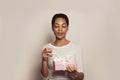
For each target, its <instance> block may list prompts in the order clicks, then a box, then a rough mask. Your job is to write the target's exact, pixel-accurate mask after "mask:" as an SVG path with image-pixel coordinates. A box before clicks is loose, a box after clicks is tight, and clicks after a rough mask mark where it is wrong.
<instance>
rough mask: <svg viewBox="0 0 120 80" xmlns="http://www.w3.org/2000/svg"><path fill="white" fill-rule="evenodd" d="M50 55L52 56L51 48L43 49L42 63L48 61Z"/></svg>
mask: <svg viewBox="0 0 120 80" xmlns="http://www.w3.org/2000/svg"><path fill="white" fill-rule="evenodd" d="M50 54H52V49H51V48H45V49H44V50H43V52H42V57H43V60H44V61H48V58H49V57H50Z"/></svg>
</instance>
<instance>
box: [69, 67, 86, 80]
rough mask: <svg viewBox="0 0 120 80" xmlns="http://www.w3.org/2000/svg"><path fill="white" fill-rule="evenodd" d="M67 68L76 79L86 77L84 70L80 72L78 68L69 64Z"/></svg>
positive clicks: (81, 79)
mask: <svg viewBox="0 0 120 80" xmlns="http://www.w3.org/2000/svg"><path fill="white" fill-rule="evenodd" d="M67 70H68V72H69V74H70V76H71V77H72V78H73V79H74V80H83V79H84V73H83V72H78V71H77V70H76V67H75V66H72V67H71V66H68V67H67Z"/></svg>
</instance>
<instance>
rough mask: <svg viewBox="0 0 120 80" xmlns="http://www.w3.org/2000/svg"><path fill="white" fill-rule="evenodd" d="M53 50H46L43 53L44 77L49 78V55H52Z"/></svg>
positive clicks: (42, 70) (42, 69)
mask: <svg viewBox="0 0 120 80" xmlns="http://www.w3.org/2000/svg"><path fill="white" fill-rule="evenodd" d="M51 52H52V50H51V49H50V48H45V49H44V50H43V52H42V68H41V74H42V75H43V77H47V76H48V58H49V57H50V55H49V53H51Z"/></svg>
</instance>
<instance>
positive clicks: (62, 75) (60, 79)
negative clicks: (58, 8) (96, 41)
mask: <svg viewBox="0 0 120 80" xmlns="http://www.w3.org/2000/svg"><path fill="white" fill-rule="evenodd" d="M51 23H52V31H53V32H54V35H55V41H54V42H52V43H49V44H47V45H45V46H44V48H43V52H42V68H41V76H42V77H43V80H83V78H84V73H83V70H82V62H81V50H80V46H79V45H78V44H76V43H74V42H72V41H69V40H67V39H66V33H67V31H68V28H69V19H68V17H67V16H66V15H65V14H62V13H60V14H55V15H54V16H53V18H52V22H51Z"/></svg>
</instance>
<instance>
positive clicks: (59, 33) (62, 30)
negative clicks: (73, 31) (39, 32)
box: [52, 18, 68, 39]
mask: <svg viewBox="0 0 120 80" xmlns="http://www.w3.org/2000/svg"><path fill="white" fill-rule="evenodd" d="M52 30H53V32H54V34H55V37H56V39H64V38H65V36H66V33H67V31H68V25H67V23H66V21H65V19H64V18H56V20H55V22H54V25H53V26H52Z"/></svg>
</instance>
